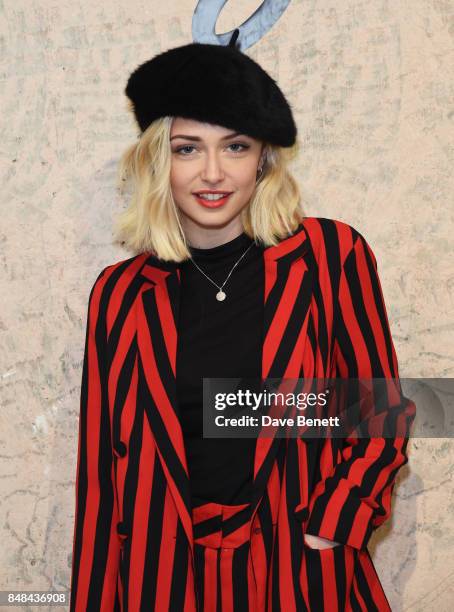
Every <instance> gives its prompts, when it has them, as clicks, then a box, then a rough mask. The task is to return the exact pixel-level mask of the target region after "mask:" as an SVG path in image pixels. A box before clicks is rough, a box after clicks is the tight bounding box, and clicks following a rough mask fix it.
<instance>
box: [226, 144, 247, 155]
mask: <svg viewBox="0 0 454 612" xmlns="http://www.w3.org/2000/svg"><path fill="white" fill-rule="evenodd" d="M230 146H231V147H242V149H241V150H240V151H238V150H237V151H236V153H241V151H243V149H244V150H246V149H249V146H248V145H245V144H242V143H241V142H233V143H232V144H231V145H230Z"/></svg>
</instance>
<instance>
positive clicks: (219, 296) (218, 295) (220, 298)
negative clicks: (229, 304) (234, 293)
mask: <svg viewBox="0 0 454 612" xmlns="http://www.w3.org/2000/svg"><path fill="white" fill-rule="evenodd" d="M216 299H217V300H218V301H219V302H222V301H223V300H225V293H224V292H223V291H218V292H217V293H216Z"/></svg>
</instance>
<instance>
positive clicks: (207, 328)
mask: <svg viewBox="0 0 454 612" xmlns="http://www.w3.org/2000/svg"><path fill="white" fill-rule="evenodd" d="M251 245H252V246H251ZM248 247H251V248H249V250H248V251H247V253H246V255H245V256H244V257H243V258H242V259H241V261H240V262H239V264H238V265H237V266H236V267H235V269H234V270H233V272H232V274H231V276H230V278H229V279H228V281H227V282H226V284H225V285H224V287H223V290H224V292H225V293H226V298H225V299H224V301H222V302H220V301H218V300H217V299H216V293H217V292H218V288H217V287H216V286H215V285H213V283H211V282H210V281H209V280H208V279H207V278H206V277H205V276H204V275H203V274H202V272H200V271H199V270H198V269H197V268H196V266H195V265H194V263H193V262H192V261H191V260H188V261H185V262H183V264H182V265H181V267H180V273H181V276H180V281H181V301H180V311H179V320H178V347H177V367H176V379H177V393H178V404H179V410H180V419H181V425H182V429H183V435H184V440H185V448H186V456H187V460H188V470H189V479H190V483H191V493H192V503H193V507H196V506H198V505H201V504H202V503H206V502H207V501H210V502H217V503H221V504H241V503H247V502H249V501H250V494H251V486H252V479H253V473H254V452H255V446H256V439H255V438H235V439H233V438H203V412H202V410H203V380H202V379H203V377H218V378H239V377H246V378H256V379H259V378H260V376H261V361H262V326H263V296H264V269H263V247H262V246H260V245H256V244H255V243H254V240H253V239H252V238H249V236H247V234H246V233H244V232H243V233H242V234H240V235H239V236H237V237H236V238H234V239H233V240H230V241H228V242H226V243H224V244H221V245H218V246H216V247H212V248H206V249H202V248H195V247H190V251H191V255H192V258H193V260H194V261H195V262H196V263H197V265H198V266H199V267H200V268H201V269H202V270H203V271H204V272H205V273H206V274H207V275H208V276H209V277H210V278H212V279H213V281H214V282H215V283H216V284H217V285H219V286H221V285H222V283H223V282H224V281H225V279H226V278H227V275H228V274H229V272H230V270H231V269H232V267H233V266H234V264H235V263H236V262H237V261H238V259H239V258H240V257H241V255H242V254H243V253H244V252H245V251H246V249H247V248H248Z"/></svg>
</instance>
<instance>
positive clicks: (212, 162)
mask: <svg viewBox="0 0 454 612" xmlns="http://www.w3.org/2000/svg"><path fill="white" fill-rule="evenodd" d="M201 176H202V179H203V180H204V181H207V182H208V183H218V182H219V181H221V180H222V179H223V178H224V170H223V168H222V163H221V160H220V159H219V155H218V153H217V152H216V151H213V152H208V153H207V156H206V158H205V162H204V165H203V168H202V173H201Z"/></svg>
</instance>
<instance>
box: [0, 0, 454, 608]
mask: <svg viewBox="0 0 454 612" xmlns="http://www.w3.org/2000/svg"><path fill="white" fill-rule="evenodd" d="M259 4H260V2H259V1H256V2H248V1H244V2H241V3H239V2H236V3H233V2H232V3H231V7H230V8H229V6H228V5H227V7H226V8H225V10H224V11H223V13H222V14H221V16H220V19H219V20H218V26H217V31H218V32H225V31H229V30H231V29H233V28H234V27H237V26H238V25H240V23H241V22H242V21H243V20H244V19H246V18H247V17H248V16H249V15H250V14H251V12H253V10H254V9H255V8H257V6H258V5H259ZM195 6H196V2H183V1H181V0H176V1H175V2H172V3H161V2H157V1H156V0H151V1H149V2H144V1H142V0H129V2H127V3H120V2H113V1H111V0H104V1H103V2H96V3H94V2H91V1H89V0H82V1H80V0H76V1H75V2H74V1H73V2H66V1H64V0H63V1H60V2H56V1H54V0H45V1H44V0H41V1H38V0H14V1H13V0H3V2H2V3H1V6H0V10H1V14H0V20H1V38H0V44H1V48H2V54H1V55H2V61H1V66H2V69H1V73H2V76H1V99H2V119H3V121H2V125H1V134H2V143H1V149H2V156H1V173H2V219H1V227H0V244H1V251H0V257H1V266H0V269H1V278H0V286H1V290H2V309H1V313H0V333H1V339H2V341H1V349H2V350H1V355H0V359H1V413H0V419H1V429H0V455H1V464H2V469H1V481H0V487H1V496H0V518H1V523H0V529H1V535H2V546H1V552H0V555H1V560H0V565H1V568H0V589H3V590H6V589H26V590H32V589H42V590H51V589H56V590H64V589H67V588H68V587H69V580H70V564H71V549H72V535H73V517H74V480H75V462H76V453H77V424H78V410H79V405H78V403H79V391H80V382H81V371H82V357H83V348H84V335H85V317H86V307H87V302H88V294H89V290H90V288H91V286H92V284H93V282H94V280H95V278H96V276H97V275H98V273H99V272H100V271H101V269H102V268H103V267H105V266H106V265H108V264H110V263H113V262H115V261H119V260H121V259H125V258H127V257H129V256H130V253H127V252H126V251H124V250H122V249H121V248H120V247H119V246H116V245H114V244H113V242H112V220H113V216H114V215H115V213H116V212H117V211H118V210H120V208H121V207H122V206H123V205H124V201H123V200H122V198H121V196H120V195H119V194H118V192H117V190H116V187H115V185H116V168H117V162H118V159H119V156H120V155H121V153H122V152H123V150H124V149H125V148H126V147H127V146H128V145H129V144H131V143H132V142H134V140H135V139H136V127H135V124H134V122H133V118H132V116H131V115H130V114H128V112H127V110H126V108H127V106H126V98H125V97H124V94H123V89H124V86H125V84H126V80H127V77H128V75H129V73H130V72H131V71H132V70H133V69H134V68H135V67H136V66H137V65H138V64H139V63H141V62H143V61H145V60H146V59H148V58H150V57H151V56H153V55H154V54H156V53H158V52H160V51H162V50H165V49H166V48H169V47H173V46H177V45H182V44H186V43H188V42H191V41H192V32H191V20H192V16H193V12H194V8H195ZM453 37H454V4H453V3H452V2H447V1H442V0H441V1H440V0H433V1H427V0H426V1H423V0H415V1H414V2H408V1H403V2H397V3H396V2H394V3H393V2H388V1H386V0H372V2H366V1H365V0H345V2H342V3H339V2H335V1H334V0H332V1H331V0H322V1H320V0H319V1H314V0H308V1H304V2H303V1H300V0H294V1H292V2H290V4H289V6H288V8H287V9H286V10H285V12H284V13H283V15H282V17H281V18H280V19H279V21H278V22H277V23H276V24H275V25H274V27H273V28H272V29H271V30H269V31H268V32H267V33H266V34H265V35H264V36H263V38H262V39H261V40H259V42H258V43H257V44H255V45H254V46H252V47H251V48H249V49H248V50H247V53H248V54H249V55H250V56H251V57H253V58H254V59H256V60H257V61H258V62H259V63H261V64H262V65H263V66H264V68H265V69H266V70H268V72H269V73H270V74H271V75H272V76H273V78H275V79H276V80H277V81H278V82H279V84H280V86H281V87H282V89H283V91H284V92H285V94H286V96H287V97H288V99H289V101H290V102H291V105H292V108H293V111H294V115H295V119H296V121H297V124H298V129H299V138H300V142H301V155H300V159H299V160H298V163H296V164H295V167H294V172H295V174H296V176H297V178H298V180H299V184H300V187H301V191H302V194H303V198H304V202H305V210H306V214H307V215H311V216H321V217H331V218H337V219H340V220H343V221H346V222H347V223H350V224H351V225H353V226H354V227H356V228H357V229H358V230H359V231H361V233H362V234H363V235H364V236H365V237H366V239H367V240H368V242H369V243H370V245H371V246H372V248H373V250H374V253H375V255H376V258H377V261H378V269H379V274H380V279H381V282H382V285H383V291H384V296H385V301H386V305H387V309H388V315H389V320H390V325H391V329H392V333H393V338H394V342H395V346H396V351H397V355H398V358H399V366H400V368H399V369H400V375H401V376H402V377H419V376H421V377H452V376H453V371H454V353H453V348H452V347H453V346H454V323H453V318H452V313H453V295H454V272H453V270H454V267H453V265H452V252H453V240H452V236H453V231H454V219H453V212H452V211H453V206H452V204H453V198H452V193H453V187H454V185H453V178H452V176H453V173H452V168H453V162H454V146H453V142H454V140H453V131H454V130H453V122H454V108H453V98H454V82H453V72H452V66H453V59H454V44H453ZM409 453H410V462H409V464H408V465H406V466H405V467H404V468H403V469H402V470H401V472H400V473H399V475H398V485H397V487H396V489H395V496H394V500H393V515H392V519H391V521H389V523H387V524H385V525H384V526H383V527H381V528H380V529H379V530H377V532H375V533H374V536H373V540H372V545H371V547H370V551H371V554H372V556H373V559H374V563H375V566H376V568H377V571H378V573H379V575H380V578H381V580H382V583H383V586H384V588H385V591H386V594H387V596H388V599H389V600H390V603H391V606H392V609H393V611H399V610H415V611H422V610H424V611H427V610H437V612H444V611H446V612H448V610H452V609H453V603H454V586H453V585H454V580H453V569H452V568H453V559H454V527H453V524H454V521H453V518H454V494H453V482H452V475H453V457H454V444H453V441H452V440H448V439H413V440H411V441H410V444H409ZM40 609H44V608H40Z"/></svg>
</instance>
